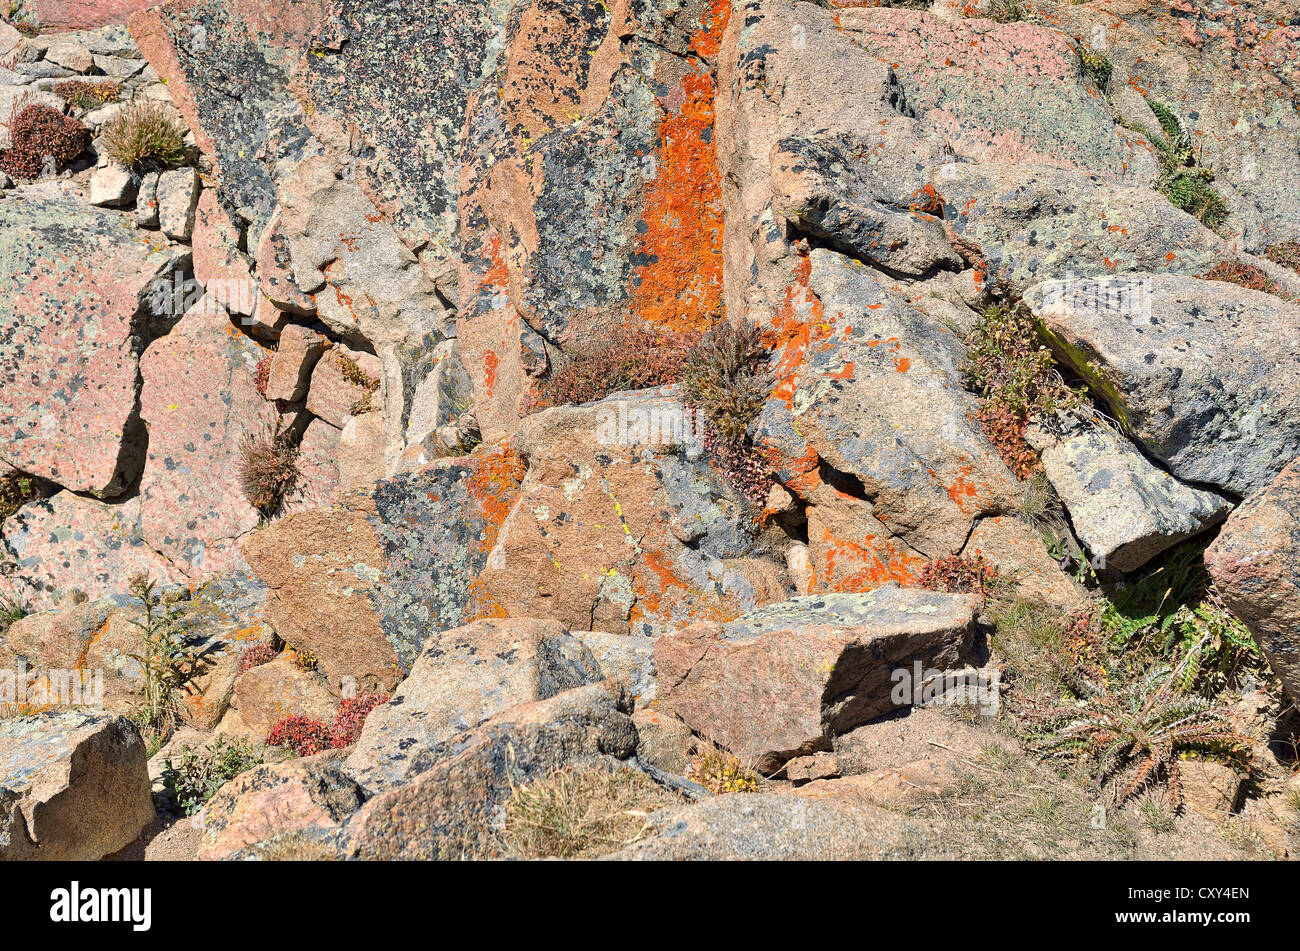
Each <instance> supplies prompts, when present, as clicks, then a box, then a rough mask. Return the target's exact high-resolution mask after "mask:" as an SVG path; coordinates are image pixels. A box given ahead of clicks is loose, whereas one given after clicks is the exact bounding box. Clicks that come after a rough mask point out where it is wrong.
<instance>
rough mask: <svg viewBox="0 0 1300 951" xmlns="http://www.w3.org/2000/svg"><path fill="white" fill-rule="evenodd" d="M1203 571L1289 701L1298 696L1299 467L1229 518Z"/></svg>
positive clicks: (1291, 468)
mask: <svg viewBox="0 0 1300 951" xmlns="http://www.w3.org/2000/svg"><path fill="white" fill-rule="evenodd" d="M1205 565H1206V567H1207V568H1208V569H1209V571H1210V575H1211V576H1212V577H1213V578H1214V580H1215V583H1216V584H1218V586H1219V590H1220V591H1221V592H1222V593H1223V598H1224V602H1225V603H1226V604H1227V605H1228V607H1229V608H1230V609H1231V610H1232V611H1233V612H1234V613H1236V614H1237V616H1238V617H1240V618H1241V619H1242V620H1243V621H1245V622H1246V624H1247V626H1249V627H1250V629H1251V631H1252V632H1253V633H1254V635H1255V637H1256V638H1258V640H1259V646H1260V647H1261V648H1262V649H1263V651H1264V653H1265V655H1266V656H1267V657H1268V660H1269V664H1270V665H1271V666H1272V668H1273V671H1274V672H1275V673H1276V674H1277V675H1278V676H1279V677H1280V678H1281V679H1282V684H1283V686H1284V687H1285V689H1286V691H1287V693H1288V695H1289V696H1291V697H1293V698H1294V697H1297V696H1300V462H1293V463H1291V465H1289V466H1287V467H1286V468H1285V469H1283V470H1282V472H1281V473H1279V474H1278V477H1277V478H1276V479H1275V480H1273V483H1272V484H1271V485H1269V486H1268V487H1267V488H1266V489H1264V491H1263V492H1261V493H1259V494H1258V495H1257V496H1256V497H1255V498H1253V499H1252V500H1250V501H1249V502H1247V503H1246V504H1245V505H1243V506H1242V507H1241V508H1240V509H1238V510H1237V511H1236V512H1233V513H1232V517H1231V518H1229V519H1228V523H1227V524H1226V525H1225V526H1224V527H1223V531H1222V532H1221V533H1220V534H1219V537H1218V538H1217V539H1215V541H1214V544H1213V545H1211V546H1210V547H1209V548H1208V549H1207V550H1206V552H1205Z"/></svg>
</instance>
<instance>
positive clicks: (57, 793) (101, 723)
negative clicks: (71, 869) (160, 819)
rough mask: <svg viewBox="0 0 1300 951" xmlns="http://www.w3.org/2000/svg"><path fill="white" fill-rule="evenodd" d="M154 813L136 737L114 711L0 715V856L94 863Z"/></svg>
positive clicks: (128, 839)
mask: <svg viewBox="0 0 1300 951" xmlns="http://www.w3.org/2000/svg"><path fill="white" fill-rule="evenodd" d="M153 817H154V809H153V800H152V799H151V798H150V793H149V771H148V766H147V764H146V761H145V749H144V741H143V740H141V739H140V733H139V731H138V730H137V729H136V728H135V726H134V725H133V724H132V723H131V722H130V721H128V720H125V719H123V718H122V717H114V716H109V715H106V714H93V713H74V712H66V713H41V714H36V715H34V716H29V717H15V718H12V719H6V720H0V859H11V860H12V859H25V860H41V861H97V860H99V859H101V858H103V857H104V856H105V855H108V854H110V853H112V852H116V851H117V850H118V849H120V848H122V847H123V846H125V845H127V844H128V843H129V842H131V841H132V840H134V839H135V837H136V836H137V835H138V834H139V832H140V830H141V829H142V828H144V827H145V826H146V825H148V824H149V822H150V821H152V819H153Z"/></svg>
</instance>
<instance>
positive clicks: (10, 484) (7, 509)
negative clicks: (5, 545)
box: [0, 472, 41, 525]
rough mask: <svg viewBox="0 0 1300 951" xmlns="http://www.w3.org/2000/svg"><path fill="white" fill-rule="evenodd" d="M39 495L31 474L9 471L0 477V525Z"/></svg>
mask: <svg viewBox="0 0 1300 951" xmlns="http://www.w3.org/2000/svg"><path fill="white" fill-rule="evenodd" d="M40 497H41V493H40V489H39V487H38V486H37V483H36V480H35V479H33V478H32V477H31V476H25V475H22V474H21V473H18V472H11V473H9V474H8V475H6V476H4V477H0V525H3V524H4V523H5V519H7V518H8V517H9V516H10V515H13V514H14V513H15V512H17V511H18V510H19V509H20V508H22V507H23V506H24V505H26V504H27V503H28V502H31V501H33V500H35V499H39V498H40Z"/></svg>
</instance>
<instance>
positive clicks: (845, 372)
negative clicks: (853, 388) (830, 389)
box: [827, 360, 858, 380]
mask: <svg viewBox="0 0 1300 951" xmlns="http://www.w3.org/2000/svg"><path fill="white" fill-rule="evenodd" d="M857 368H858V365H857V364H856V363H854V362H853V361H852V360H850V361H849V362H848V363H846V364H844V368H843V369H841V370H837V371H836V372H834V373H828V374H827V376H829V377H830V378H831V379H832V380H851V379H853V374H854V371H856V370H857Z"/></svg>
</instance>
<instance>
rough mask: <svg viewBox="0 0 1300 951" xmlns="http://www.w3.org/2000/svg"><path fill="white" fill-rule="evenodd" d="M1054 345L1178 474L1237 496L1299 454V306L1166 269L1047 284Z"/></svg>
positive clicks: (1036, 302) (1035, 300)
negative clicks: (1166, 272) (1153, 272)
mask: <svg viewBox="0 0 1300 951" xmlns="http://www.w3.org/2000/svg"><path fill="white" fill-rule="evenodd" d="M1025 303H1026V304H1027V305H1028V306H1029V308H1030V310H1031V311H1032V312H1033V313H1034V316H1035V318H1036V319H1037V320H1038V321H1039V322H1040V323H1041V325H1042V327H1043V329H1044V330H1045V332H1046V334H1047V335H1048V337H1049V339H1050V341H1051V343H1052V345H1053V347H1054V348H1055V349H1056V350H1057V351H1058V353H1059V354H1060V355H1061V356H1062V357H1063V358H1064V359H1065V360H1066V361H1067V362H1068V363H1069V364H1070V365H1071V367H1072V368H1073V369H1074V370H1075V371H1076V372H1078V373H1079V374H1081V375H1082V376H1083V377H1084V378H1085V379H1087V380H1088V382H1089V383H1090V384H1091V385H1092V386H1093V389H1094V390H1096V391H1097V392H1098V394H1099V395H1100V396H1101V397H1102V398H1103V399H1104V400H1105V401H1106V402H1107V404H1108V405H1109V407H1110V409H1111V411H1112V412H1113V413H1114V414H1115V417H1116V418H1117V419H1118V420H1119V422H1120V423H1121V424H1122V425H1123V426H1124V427H1125V429H1126V430H1127V431H1128V432H1130V433H1131V434H1132V435H1133V436H1134V437H1135V438H1136V439H1137V440H1139V441H1140V442H1141V443H1142V445H1143V447H1145V449H1146V450H1147V451H1148V452H1149V453H1150V454H1151V455H1153V456H1154V457H1155V458H1156V459H1158V460H1159V461H1160V462H1162V463H1163V464H1164V465H1165V466H1166V467H1167V468H1168V469H1169V471H1170V472H1171V473H1172V474H1173V475H1174V476H1176V477H1178V478H1179V479H1182V480H1184V481H1187V482H1196V483H1202V484H1206V485H1211V486H1217V487H1219V488H1220V489H1223V490H1225V491H1227V492H1231V493H1234V494H1236V495H1239V496H1249V495H1251V494H1253V493H1254V492H1257V491H1260V490H1262V489H1263V488H1265V487H1266V486H1267V485H1268V484H1269V483H1270V482H1272V480H1273V479H1274V477H1275V476H1276V475H1277V474H1278V473H1279V472H1280V471H1281V470H1282V468H1283V467H1284V466H1286V465H1287V464H1288V463H1289V462H1291V460H1292V459H1294V458H1296V456H1297V455H1300V406H1298V405H1297V404H1298V403H1300V357H1297V356H1296V354H1297V351H1298V350H1300V308H1297V306H1296V305H1295V304H1293V303H1289V302H1286V301H1283V300H1281V299H1279V298H1278V297H1276V296H1274V295H1272V294H1265V293H1262V292H1260V291H1252V290H1247V289H1245V288H1240V287H1235V286H1233V285H1231V284H1226V283H1222V282H1219V281H1202V280H1197V279H1195V278H1191V277H1185V276H1177V275H1170V274H1134V275H1130V276H1128V277H1120V278H1109V279H1101V280H1089V279H1064V280H1060V281H1054V282H1045V283H1044V284H1040V285H1038V286H1036V287H1034V288H1032V289H1031V290H1030V291H1029V292H1028V293H1027V294H1026V295H1025Z"/></svg>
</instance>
